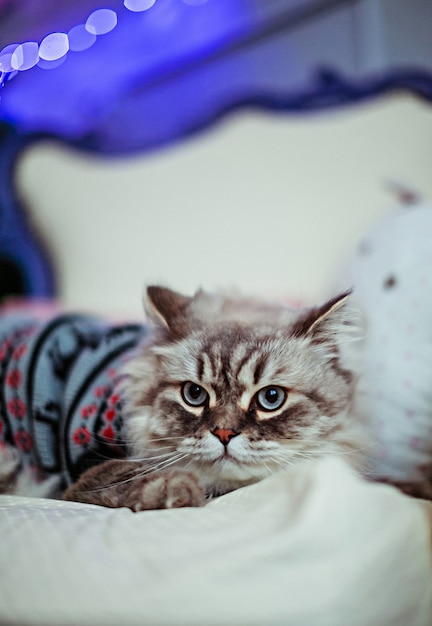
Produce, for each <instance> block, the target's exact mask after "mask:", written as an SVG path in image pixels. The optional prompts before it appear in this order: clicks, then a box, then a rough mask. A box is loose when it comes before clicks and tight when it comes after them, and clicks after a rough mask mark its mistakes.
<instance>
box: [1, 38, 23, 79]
mask: <svg viewBox="0 0 432 626" xmlns="http://www.w3.org/2000/svg"><path fill="white" fill-rule="evenodd" d="M18 46H19V44H18V43H11V44H9V45H8V46H6V47H5V48H3V50H2V51H1V52H0V71H1V72H2V73H7V72H12V71H13V67H12V57H13V53H14V52H15V50H16V49H17V48H18Z"/></svg>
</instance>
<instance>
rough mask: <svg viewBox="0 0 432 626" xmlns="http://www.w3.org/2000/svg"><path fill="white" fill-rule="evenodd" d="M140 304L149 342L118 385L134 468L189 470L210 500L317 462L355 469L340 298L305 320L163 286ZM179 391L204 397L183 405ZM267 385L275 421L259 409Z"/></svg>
mask: <svg viewBox="0 0 432 626" xmlns="http://www.w3.org/2000/svg"><path fill="white" fill-rule="evenodd" d="M147 294H148V297H147V314H148V318H149V320H151V321H152V322H153V325H154V333H153V335H152V338H151V340H150V341H147V342H146V344H145V345H144V346H143V347H142V349H141V351H140V353H139V354H138V355H137V357H136V358H135V359H134V360H133V361H132V363H131V365H130V366H129V370H128V372H127V374H128V376H127V379H126V383H125V384H126V387H125V397H126V398H127V399H128V404H127V406H126V409H127V415H128V424H129V435H130V438H131V441H132V449H133V458H134V459H136V460H140V461H141V460H142V461H144V460H145V461H146V462H147V463H149V464H150V465H151V467H152V468H153V469H155V470H158V469H159V470H161V469H164V468H167V467H171V468H173V467H178V468H183V469H187V470H191V471H192V472H194V473H195V474H197V475H198V477H199V479H200V481H201V483H202V484H203V485H204V487H205V490H206V492H207V493H208V494H214V495H217V494H222V493H226V492H227V491H230V490H233V489H236V488H238V487H240V486H243V485H247V484H250V483H253V482H256V481H258V480H261V479H262V478H264V477H266V476H268V475H270V474H271V473H273V472H275V471H278V470H280V469H283V468H286V467H288V466H289V465H290V464H291V463H293V462H297V461H298V460H302V459H309V458H315V457H316V456H321V455H324V454H343V455H346V456H345V458H346V459H347V460H348V461H351V462H352V464H353V465H357V466H359V465H361V457H360V454H359V452H358V450H359V448H361V446H362V443H361V434H360V431H359V428H358V425H357V423H356V419H355V417H354V416H353V411H352V401H353V389H354V383H355V376H354V374H353V372H351V371H350V370H349V368H347V367H346V365H345V364H344V363H343V359H342V357H341V347H343V345H344V344H345V343H346V342H347V341H348V340H349V339H350V338H352V337H353V336H354V335H355V332H356V329H357V326H356V324H354V323H353V320H354V319H355V316H354V315H353V313H352V311H351V307H350V303H349V296H348V294H343V295H341V296H339V297H337V298H335V299H333V300H332V301H330V302H328V303H326V304H325V305H323V306H322V307H319V308H316V309H308V310H301V311H298V310H297V311H293V310H290V309H288V308H286V307H283V306H278V305H270V304H265V303H262V302H259V301H254V300H250V299H249V300H248V299H241V298H233V297H227V296H223V295H210V294H207V293H204V292H198V293H197V294H196V295H195V296H194V297H192V298H187V297H185V296H181V295H179V294H176V293H175V292H172V291H170V290H168V289H165V288H162V287H150V288H149V289H148V292H147ZM187 381H190V382H192V383H194V384H196V385H199V386H200V387H201V388H203V390H205V392H207V398H208V399H207V401H206V402H205V403H204V404H203V406H190V405H188V404H187V402H186V401H185V399H184V397H183V395H182V387H183V385H184V383H185V382H187ZM269 386H273V387H274V386H276V387H277V388H281V389H282V390H284V392H285V393H286V400H285V402H284V403H283V404H282V406H280V407H279V408H278V409H277V410H274V411H266V410H263V409H262V407H260V406H259V401H258V393H259V391H260V390H262V389H265V388H267V387H269ZM218 432H223V433H225V432H226V433H228V432H229V433H231V436H230V440H229V442H227V441H225V442H223V441H222V440H221V439H220V437H219V436H217V433H218ZM215 433H216V434H215Z"/></svg>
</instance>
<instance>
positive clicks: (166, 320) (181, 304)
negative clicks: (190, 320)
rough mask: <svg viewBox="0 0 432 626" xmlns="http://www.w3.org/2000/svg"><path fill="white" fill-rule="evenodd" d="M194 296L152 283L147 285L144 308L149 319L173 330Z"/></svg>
mask: <svg viewBox="0 0 432 626" xmlns="http://www.w3.org/2000/svg"><path fill="white" fill-rule="evenodd" d="M191 301H192V298H189V297H188V296H183V295H182V294H180V293H177V292H176V291H172V290H171V289H167V288H166V287H159V286H155V285H152V286H150V287H147V292H146V298H145V300H144V309H145V313H146V316H147V319H148V320H149V321H150V322H153V323H154V324H156V325H157V326H162V327H165V328H168V329H171V330H173V329H174V327H175V326H177V324H178V320H179V318H182V317H184V313H185V310H186V308H187V306H188V304H189V303H190V302H191Z"/></svg>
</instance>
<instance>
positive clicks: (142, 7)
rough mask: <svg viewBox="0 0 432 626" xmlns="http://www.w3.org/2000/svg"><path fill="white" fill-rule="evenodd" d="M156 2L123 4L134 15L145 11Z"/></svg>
mask: <svg viewBox="0 0 432 626" xmlns="http://www.w3.org/2000/svg"><path fill="white" fill-rule="evenodd" d="M155 2H156V0H124V2H123V4H124V5H125V7H126V8H127V9H129V11H134V12H136V13H138V12H140V11H147V9H151V7H152V6H153V5H154V4H155Z"/></svg>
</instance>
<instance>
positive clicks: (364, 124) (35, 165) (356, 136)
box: [19, 96, 432, 317]
mask: <svg viewBox="0 0 432 626" xmlns="http://www.w3.org/2000/svg"><path fill="white" fill-rule="evenodd" d="M389 180H392V181H399V182H401V183H403V184H406V185H407V186H409V187H412V188H413V189H414V190H416V191H418V192H420V193H421V194H422V195H423V196H424V197H426V198H432V110H431V108H430V106H429V107H428V106H426V105H425V104H423V103H422V102H421V101H420V100H417V99H414V98H413V97H410V96H398V97H396V96H393V97H388V98H385V99H381V100H375V101H373V102H369V103H368V104H365V105H356V106H355V107H353V108H344V109H339V110H332V111H331V112H330V113H321V114H313V115H311V116H306V115H305V116H283V115H280V116H276V115H274V116H271V115H264V114H258V113H255V112H246V113H245V112H242V113H239V114H236V115H232V116H230V117H228V118H225V120H223V121H222V122H221V123H219V124H218V125H216V126H214V127H213V128H212V129H211V130H210V131H207V132H206V133H203V134H201V135H199V136H197V137H196V138H194V139H192V140H189V141H187V142H183V143H180V144H178V145H175V146H172V147H170V148H168V149H164V150H160V151H158V152H153V153H150V154H148V155H146V156H140V157H129V158H127V159H122V160H120V159H112V160H107V159H101V158H95V157H93V156H91V157H90V156H86V155H83V154H82V153H76V152H73V151H72V150H70V149H66V148H65V147H63V146H61V145H59V144H53V143H42V144H38V145H36V146H35V147H33V148H32V149H30V150H29V151H27V153H26V154H25V155H24V156H23V158H22V160H21V163H20V166H19V181H20V188H21V192H22V194H23V195H24V198H25V199H26V201H27V203H28V205H29V206H30V207H31V216H32V220H33V222H34V223H35V225H36V226H37V228H38V230H39V232H40V233H41V235H42V236H43V238H44V240H45V241H46V243H47V245H48V248H49V250H50V251H51V254H52V256H53V258H54V261H55V265H56V267H57V271H58V280H59V287H60V297H61V300H62V302H63V303H64V304H66V305H67V306H68V307H72V308H80V309H86V310H96V311H100V312H102V313H103V312H108V313H110V314H114V315H121V316H123V315H127V316H133V317H136V316H140V314H141V297H142V291H143V287H144V284H146V283H153V282H162V283H165V284H167V285H169V286H171V287H173V288H176V289H178V290H183V291H186V292H192V291H193V290H195V289H196V288H197V287H199V286H203V287H206V288H209V289H214V288H217V287H234V288H239V289H241V290H242V291H246V292H253V293H262V294H265V295H269V296H288V297H289V298H293V299H296V300H297V299H299V300H301V301H304V302H310V301H312V300H313V299H314V298H321V297H325V295H327V290H328V284H329V282H330V279H331V276H332V273H333V271H334V268H335V266H337V265H338V263H340V262H341V258H342V255H343V252H344V250H346V249H347V248H349V247H350V246H352V245H353V244H354V242H355V241H356V240H357V238H358V236H359V235H360V233H361V232H362V230H363V229H364V228H365V227H367V226H368V224H370V223H371V222H372V221H373V220H375V219H377V218H378V217H379V216H380V215H383V214H385V213H387V212H388V211H389V210H392V208H393V207H394V205H395V204H396V199H395V198H394V197H393V196H392V195H391V193H389V190H388V187H387V182H388V181H389ZM431 244H432V242H431Z"/></svg>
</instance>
